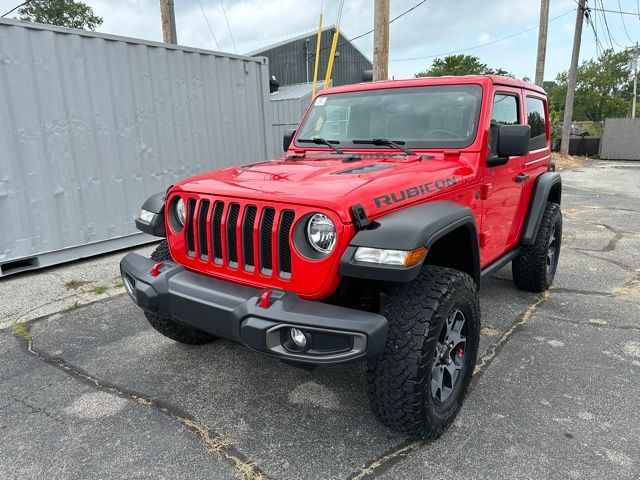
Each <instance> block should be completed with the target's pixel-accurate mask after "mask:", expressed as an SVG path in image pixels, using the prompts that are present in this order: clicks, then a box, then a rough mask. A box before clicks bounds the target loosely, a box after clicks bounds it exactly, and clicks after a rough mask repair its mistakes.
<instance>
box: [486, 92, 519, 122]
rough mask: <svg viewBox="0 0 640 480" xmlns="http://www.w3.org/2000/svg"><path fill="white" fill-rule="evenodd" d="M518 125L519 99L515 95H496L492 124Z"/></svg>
mask: <svg viewBox="0 0 640 480" xmlns="http://www.w3.org/2000/svg"><path fill="white" fill-rule="evenodd" d="M494 122H495V123H496V124H498V125H516V124H517V123H518V99H517V98H516V97H515V95H505V94H502V93H496V95H495V97H493V112H492V114H491V123H494Z"/></svg>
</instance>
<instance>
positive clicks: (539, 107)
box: [527, 97, 547, 150]
mask: <svg viewBox="0 0 640 480" xmlns="http://www.w3.org/2000/svg"><path fill="white" fill-rule="evenodd" d="M527 123H528V124H529V126H530V127H531V140H529V150H538V149H539V148H545V147H546V146H547V117H546V115H545V113H544V102H543V101H542V100H540V99H539V98H532V97H527Z"/></svg>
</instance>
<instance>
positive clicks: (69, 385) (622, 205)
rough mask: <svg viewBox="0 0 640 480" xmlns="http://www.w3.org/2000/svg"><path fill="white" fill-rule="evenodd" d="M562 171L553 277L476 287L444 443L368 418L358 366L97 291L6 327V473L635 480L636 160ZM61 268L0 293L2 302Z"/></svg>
mask: <svg viewBox="0 0 640 480" xmlns="http://www.w3.org/2000/svg"><path fill="white" fill-rule="evenodd" d="M562 176H563V182H564V192H563V202H562V203H563V213H564V242H563V246H562V251H561V254H560V265H559V267H558V273H557V277H556V282H555V284H554V286H553V288H552V289H551V290H550V291H549V292H547V293H545V294H530V293H525V292H521V291H519V290H517V289H516V288H515V287H514V285H513V284H512V282H511V273H510V267H507V268H505V269H503V270H502V271H500V272H499V273H498V274H497V275H496V276H494V277H493V278H491V279H489V280H487V281H486V283H483V285H482V290H481V302H482V321H483V328H482V332H481V333H482V337H481V348H480V352H481V353H480V356H479V359H478V368H477V371H476V374H475V375H474V379H473V382H472V387H471V390H470V393H469V396H468V398H467V400H466V402H465V404H464V406H463V408H462V410H461V411H460V413H459V415H458V417H457V419H456V421H455V422H454V424H453V425H452V426H451V428H450V429H449V430H448V431H447V432H446V433H445V434H444V435H443V436H442V437H441V438H440V439H439V440H436V441H434V442H431V443H425V442H422V441H416V440H413V439H409V438H406V437H404V436H403V435H400V434H398V433H395V432H393V431H390V430H389V429H387V428H385V427H384V426H382V425H381V424H379V423H378V422H377V421H376V419H375V417H374V416H373V414H372V413H371V412H370V410H369V407H368V405H367V399H366V393H365V387H366V385H365V378H364V373H365V366H364V365H363V364H362V363H358V364H350V365H344V366H323V367H319V368H316V369H315V370H311V371H309V370H303V369H300V368H296V367H293V366H290V365H287V364H284V363H281V362H279V361H276V360H273V359H271V358H268V357H265V356H261V355H259V354H257V353H254V352H251V351H249V350H247V349H246V348H244V347H242V346H240V345H236V344H233V343H230V342H227V341H216V342H214V343H212V344H209V345H204V346H198V347H191V346H185V345H180V344H177V343H175V342H172V341H170V340H168V339H166V338H164V337H162V336H160V335H159V334H157V333H156V332H155V331H154V330H152V329H151V327H150V326H149V325H148V324H147V322H146V320H145V318H144V316H143V315H142V314H141V313H140V311H139V310H138V309H137V308H136V307H135V306H134V305H133V304H132V303H131V301H130V300H129V299H128V297H126V295H125V294H122V293H121V292H120V291H116V292H112V294H107V293H104V292H103V294H104V295H105V297H99V298H96V299H95V300H96V301H92V302H91V303H88V304H87V305H82V304H78V305H76V306H75V307H74V308H68V307H67V308H66V309H65V310H64V311H58V313H53V314H49V315H46V316H39V317H37V318H34V319H33V320H31V321H29V322H28V323H26V324H22V325H21V326H19V327H13V328H5V329H4V330H0V359H1V362H2V363H1V365H2V367H1V368H0V478H3V479H13V478H19V479H26V478H34V479H36V478H37V479H40V478H56V479H66V478H69V479H72V478H83V479H85V478H153V479H158V478H171V479H181V478H185V479H200V478H203V479H204V478H209V479H211V478H216V479H217V478H221V479H223V478H247V479H259V478H271V479H300V478H313V479H365V478H376V477H379V478H385V479H387V478H388V479H396V478H407V479H422V478H442V477H445V476H447V477H449V478H451V477H453V478H457V479H465V478H474V479H475V478H488V479H489V478H491V479H516V478H517V479H519V478H523V479H525V478H532V479H533V478H535V479H538V478H547V479H553V478H558V479H560V478H562V479H565V478H576V479H577V478H598V479H601V478H616V479H627V478H628V479H632V478H639V471H640V396H639V395H638V394H639V392H640V319H639V317H640V233H639V232H640V187H639V186H640V163H635V164H634V163H622V162H617V163H616V162H609V163H606V162H599V163H596V164H595V165H593V166H590V167H583V168H578V169H574V170H569V171H565V172H563V173H562ZM121 255H122V253H121V254H119V255H117V256H112V257H113V261H115V262H117V258H115V257H118V256H121ZM112 257H108V258H109V259H111V258H112ZM98 261H103V262H104V261H107V260H104V257H103V259H102V260H98ZM73 265H74V264H71V265H69V266H66V267H63V268H66V269H68V268H72V267H73ZM82 265H84V266H85V267H87V268H89V270H90V266H91V263H90V262H89V263H88V264H86V263H83V264H82ZM87 265H88V266H87ZM83 268H84V267H83ZM70 271H72V270H70ZM55 274H56V270H55V269H54V270H51V269H50V270H48V271H45V272H42V273H31V274H28V275H26V276H17V277H13V278H11V277H10V278H8V279H5V280H2V281H0V292H2V298H1V299H0V302H2V303H4V304H5V305H7V304H11V305H15V303H16V302H15V299H9V298H8V295H10V292H12V291H17V290H20V287H21V286H22V285H26V284H27V283H29V284H31V283H32V282H34V281H37V280H38V278H39V275H49V276H55ZM68 275H72V274H71V273H69V274H68ZM109 278H111V277H109ZM25 279H31V281H30V282H27V281H26V280H25ZM89 281H91V279H88V280H87V282H89ZM110 282H111V284H113V289H115V288H120V287H119V286H118V285H117V280H116V279H115V278H114V279H110ZM31 288H32V289H33V286H31ZM80 288H82V286H80ZM87 288H88V287H87ZM87 291H88V290H87ZM34 295H36V296H37V293H34ZM82 303H87V302H86V301H85V302H82ZM63 304H64V302H63ZM0 305H1V304H0ZM21 308H23V309H24V307H21ZM58 310H60V308H58ZM24 311H28V309H26V310H24ZM20 312H21V311H20V309H19V308H13V309H12V310H11V316H9V314H8V313H6V312H5V314H4V317H0V325H1V324H2V318H4V322H5V323H4V324H5V326H8V325H10V324H11V323H15V321H16V317H20V315H22V313H20ZM45 313H47V312H45ZM31 317H33V315H31ZM31 317H29V316H27V318H31ZM18 320H20V319H18Z"/></svg>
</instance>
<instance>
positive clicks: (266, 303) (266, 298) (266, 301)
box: [260, 290, 273, 308]
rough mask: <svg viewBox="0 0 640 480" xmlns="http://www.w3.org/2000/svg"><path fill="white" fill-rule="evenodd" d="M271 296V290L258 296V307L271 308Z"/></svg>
mask: <svg viewBox="0 0 640 480" xmlns="http://www.w3.org/2000/svg"><path fill="white" fill-rule="evenodd" d="M271 295H273V290H267V291H265V292H264V293H263V294H262V295H260V306H261V307H262V308H269V307H270V306H271V301H270V298H271Z"/></svg>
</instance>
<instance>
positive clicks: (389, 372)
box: [367, 266, 480, 440]
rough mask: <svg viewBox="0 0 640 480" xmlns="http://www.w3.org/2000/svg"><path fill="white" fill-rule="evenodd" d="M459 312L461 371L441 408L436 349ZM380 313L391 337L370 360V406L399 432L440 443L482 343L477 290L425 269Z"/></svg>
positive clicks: (448, 273)
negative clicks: (463, 341) (451, 318)
mask: <svg viewBox="0 0 640 480" xmlns="http://www.w3.org/2000/svg"><path fill="white" fill-rule="evenodd" d="M456 310H460V311H462V312H464V315H465V317H466V323H467V328H466V338H467V340H466V345H465V346H464V356H463V357H462V360H461V364H462V369H461V370H460V373H459V374H458V377H457V381H456V383H455V384H454V387H453V389H452V393H451V395H450V397H449V398H448V400H446V401H445V402H442V403H440V404H438V402H436V400H435V399H434V395H433V394H432V369H433V368H434V365H436V362H435V357H436V344H437V342H438V337H439V335H440V333H441V331H442V329H443V325H444V323H445V321H447V319H448V318H449V316H450V315H451V314H452V312H455V311H456ZM380 313H381V314H382V315H384V316H385V317H386V318H387V320H388V321H389V334H388V338H387V344H386V347H385V350H384V352H383V353H382V354H381V355H379V356H377V357H375V358H372V359H370V360H369V366H368V372H367V382H368V395H369V401H370V403H371V407H372V409H373V411H374V412H375V413H376V415H377V416H378V418H379V419H380V420H381V421H382V423H384V424H385V425H387V426H389V427H391V428H393V429H394V430H397V431H400V432H403V433H406V434H409V435H411V436H418V437H422V438H424V439H427V440H432V439H436V438H438V437H439V436H440V435H442V433H443V432H444V431H445V429H446V428H447V427H448V426H449V424H451V422H452V421H453V420H454V418H455V416H456V414H457V413H458V410H460V407H461V406H462V401H463V399H464V397H465V395H466V392H467V389H468V387H469V382H470V381H471V376H472V375H473V370H474V367H475V363H476V356H477V353H478V343H479V338H480V303H479V300H478V293H477V289H476V285H475V283H474V281H473V279H472V278H471V277H470V276H469V275H467V274H466V273H462V272H460V271H458V270H453V269H450V268H444V267H438V266H426V267H424V268H423V269H422V271H421V272H420V274H419V275H418V277H417V278H416V279H415V280H413V281H412V282H410V283H408V284H402V285H397V286H395V287H394V288H393V289H392V290H391V291H390V292H389V294H388V295H387V297H386V299H385V302H384V305H383V307H382V309H381V310H380Z"/></svg>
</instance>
